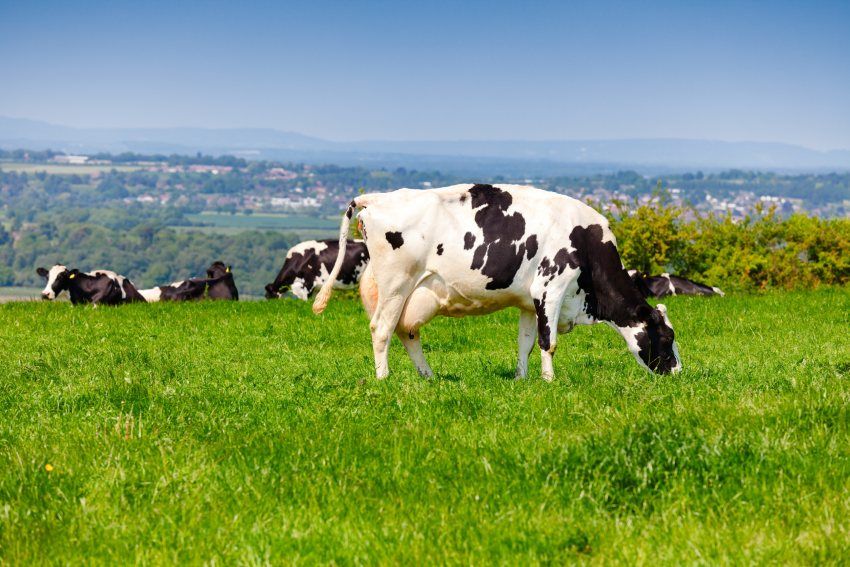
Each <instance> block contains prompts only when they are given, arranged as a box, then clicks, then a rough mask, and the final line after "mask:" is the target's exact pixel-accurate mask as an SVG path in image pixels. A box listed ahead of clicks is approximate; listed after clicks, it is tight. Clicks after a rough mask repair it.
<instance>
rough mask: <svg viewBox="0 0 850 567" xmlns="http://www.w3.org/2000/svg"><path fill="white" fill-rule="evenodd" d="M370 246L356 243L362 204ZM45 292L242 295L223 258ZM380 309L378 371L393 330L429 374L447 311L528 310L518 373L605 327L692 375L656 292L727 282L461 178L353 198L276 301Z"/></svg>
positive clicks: (272, 294) (564, 212)
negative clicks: (631, 255) (138, 282)
mask: <svg viewBox="0 0 850 567" xmlns="http://www.w3.org/2000/svg"><path fill="white" fill-rule="evenodd" d="M358 210H359V212H358V214H357V221H358V226H359V229H360V232H361V234H362V235H363V240H352V239H350V238H348V234H349V228H350V223H351V220H352V218H353V217H354V213H355V211H358ZM37 272H38V274H39V275H40V276H42V277H44V278H46V280H47V284H46V286H45V288H44V291H43V292H42V297H43V298H44V299H55V298H56V297H57V296H58V295H59V294H61V293H62V292H64V291H67V292H68V294H69V296H70V299H71V302H72V303H74V304H79V303H92V304H95V305H97V304H104V305H116V304H120V303H128V302H157V301H188V300H198V299H202V298H209V299H224V300H238V298H239V293H238V290H237V289H236V285H235V282H234V277H233V272H232V270H231V268H230V266H227V265H225V264H224V263H222V262H214V263H213V264H212V265H211V266H210V267H209V268H208V269H207V273H206V277H199V278H191V279H187V280H182V281H178V282H174V283H171V284H168V285H162V286H157V287H154V288H151V289H141V290H140V289H137V288H136V287H135V286H134V285H133V283H132V282H131V281H130V280H129V279H128V278H126V277H124V276H121V275H119V274H116V273H115V272H112V271H109V270H95V271H92V272H81V271H79V270H77V269H68V268H67V267H66V266H63V265H56V266H53V267H52V268H50V269H49V270H48V269H45V268H38V270H37ZM358 284H359V289H360V296H361V299H362V301H363V305H364V307H365V309H366V312H367V314H368V315H369V317H370V329H371V332H372V344H373V350H374V356H375V370H376V374H377V376H378V377H379V378H383V377H385V376H386V375H387V374H388V373H389V368H388V364H387V355H388V348H389V343H390V338H391V336H392V335H393V333H395V334H396V335H397V336H398V337H399V339H400V340H401V342H402V344H403V345H404V347H405V349H406V350H407V353H408V355H409V356H410V358H411V360H412V361H413V363H414V365H415V366H416V368H417V370H418V371H419V373H420V374H422V375H423V376H430V375H431V374H432V371H431V368H430V367H429V366H428V363H427V362H426V361H425V357H424V354H423V351H422V346H421V344H420V342H419V331H420V329H421V328H422V327H423V326H424V325H425V324H426V323H428V321H430V320H431V319H432V318H434V317H435V316H437V315H444V316H450V317H462V316H466V315H480V314H486V313H491V312H493V311H497V310H500V309H504V308H506V307H518V308H519V310H520V317H519V336H518V348H519V356H518V362H517V368H516V375H517V377H524V376H525V375H526V373H527V370H528V355H529V353H530V351H531V349H532V347H533V345H534V343H535V340H536V342H537V344H538V345H539V346H540V350H541V356H542V374H543V378H544V379H547V380H551V379H552V378H553V375H554V374H553V366H552V356H553V355H554V353H555V347H556V344H557V336H558V334H559V333H561V334H563V333H567V332H569V331H570V330H572V328H573V327H574V326H575V325H584V324H593V323H605V324H607V325H609V326H611V327H613V328H614V329H615V330H617V332H618V333H619V334H620V335H621V336H622V337H623V338H624V340H625V341H626V344H627V345H628V348H629V350H630V351H631V352H632V354H633V355H634V356H635V358H636V359H637V361H638V362H639V363H640V364H641V365H642V366H644V367H646V368H648V369H649V370H651V371H653V372H658V373H666V372H676V371H678V370H680V369H681V367H682V364H681V360H680V358H679V352H678V347H677V344H676V341H675V338H674V332H673V327H672V324H671V323H670V319H669V317H668V316H667V310H666V308H665V307H664V305H661V304H659V305H657V306H656V307H654V308H653V307H652V306H651V305H650V304H649V303H647V302H646V298H647V297H664V296H667V295H723V292H722V291H721V290H720V289H718V288H716V287H710V286H706V285H702V284H699V283H696V282H693V281H690V280H687V279H685V278H681V277H678V276H673V275H670V274H667V273H664V274H661V275H660V276H649V275H646V274H643V273H640V272H638V271H635V270H628V271H627V270H626V269H625V268H624V267H623V265H622V262H621V261H620V256H619V253H618V252H617V248H616V240H615V238H614V235H613V234H612V233H611V230H610V228H609V226H608V222H607V220H606V219H605V217H603V216H602V215H600V214H599V213H598V212H596V211H595V210H593V209H592V208H590V207H588V206H587V205H585V204H584V203H581V202H580V201H577V200H575V199H572V198H570V197H566V196H563V195H558V194H554V193H550V192H547V191H543V190H540V189H536V188H534V187H526V186H517V185H501V186H499V187H494V186H492V185H481V184H479V185H470V184H464V185H453V186H450V187H443V188H438V189H429V190H412V189H399V190H397V191H392V192H388V193H371V194H366V195H361V196H359V197H357V198H355V199H354V200H353V201H351V203H350V204H349V206H348V208H347V210H346V212H345V214H344V216H343V218H342V223H341V227H340V237H339V240H338V241H336V240H324V241H316V240H310V241H307V242H302V243H300V244H297V245H296V246H294V247H292V248H291V249H290V250H289V251H288V252H287V255H286V259H285V261H284V263H283V266H282V267H281V269H280V272H279V273H278V275H277V277H276V278H275V280H274V281H273V282H272V283H270V284H268V285H267V286H266V287H265V291H266V294H265V295H266V297H267V298H269V299H275V298H279V297H284V296H285V295H286V294H287V293H291V294H292V295H294V296H295V297H297V298H299V299H302V300H305V301H306V300H308V299H309V298H310V296H311V295H312V294H313V292H314V291H315V290H316V289H319V288H320V291H319V293H318V295H317V296H316V299H315V302H314V304H313V311H314V312H316V313H321V312H322V311H323V310H324V308H325V306H326V305H327V303H328V301H329V299H330V297H331V294H332V291H333V290H334V289H353V288H356V287H358Z"/></svg>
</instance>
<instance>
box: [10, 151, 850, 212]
mask: <svg viewBox="0 0 850 567" xmlns="http://www.w3.org/2000/svg"><path fill="white" fill-rule="evenodd" d="M48 161H49V162H50V163H55V164H62V165H77V166H88V167H83V168H81V169H86V170H87V169H89V168H91V169H92V172H91V174H90V175H91V177H92V179H93V180H97V179H98V178H99V177H100V176H102V175H103V174H104V172H105V171H108V170H107V169H105V168H106V167H108V166H110V165H117V163H116V162H114V161H113V160H110V159H106V158H105V157H104V156H102V155H98V156H87V155H67V154H57V155H53V156H52V157H50V159H49V160H48ZM208 161H213V162H215V163H174V161H173V160H167V159H138V160H136V161H132V162H127V161H125V160H121V161H120V163H121V165H123V166H127V165H132V166H133V167H134V168H136V170H138V171H144V172H150V173H155V174H159V181H158V182H157V183H156V184H155V185H154V186H152V187H150V188H149V189H150V190H148V191H145V192H143V193H141V194H134V195H133V196H132V197H130V196H128V197H126V199H127V200H128V201H133V200H135V201H137V202H139V203H145V204H157V203H158V204H160V205H178V206H180V205H187V204H189V203H190V202H191V201H192V200H195V201H197V199H199V198H200V199H201V200H202V201H203V203H204V207H205V208H209V209H214V210H215V209H222V208H224V209H230V210H237V211H241V212H303V213H309V212H329V211H334V210H338V209H341V208H342V207H343V206H344V205H345V204H346V203H347V202H348V201H349V200H350V199H351V197H352V195H354V194H356V193H357V192H358V191H360V190H363V189H367V190H376V188H375V187H374V184H373V183H370V182H371V181H374V180H375V179H378V178H380V177H382V176H384V177H385V178H386V179H387V180H397V181H398V182H408V183H409V182H410V181H413V182H414V183H409V185H406V186H411V187H419V188H428V187H432V186H438V185H441V184H449V183H455V182H466V181H470V180H468V179H465V178H462V177H459V176H451V175H442V174H437V173H434V174H429V173H426V172H415V171H412V172H409V171H407V170H404V169H403V168H400V169H398V170H393V171H386V172H385V171H383V170H381V171H377V172H375V171H370V170H366V169H361V168H339V167H335V166H328V167H324V168H323V167H321V166H311V165H307V164H279V163H272V162H245V161H244V160H236V162H237V163H234V164H232V165H227V164H224V163H221V160H220V159H218V158H210V160H208ZM93 166H102V167H101V168H100V169H96V168H94V167H93ZM0 168H2V163H0ZM187 176H189V177H187ZM189 178H198V179H200V180H204V179H211V178H220V179H222V180H227V183H224V182H222V183H218V186H219V189H220V190H216V187H215V185H216V184H215V183H209V184H206V185H204V187H203V188H202V190H201V192H200V194H197V192H196V191H191V190H190V189H189V188H188V187H187V184H186V180H187V179H189ZM659 180H660V181H661V194H659V193H658V192H657V189H658V182H659ZM475 181H493V180H478V179H476V180H475ZM497 181H502V182H514V183H527V184H533V185H537V186H541V187H544V188H547V189H550V190H553V191H557V192H560V193H564V194H568V195H571V196H574V197H576V198H578V199H582V200H585V201H589V202H592V203H594V204H596V205H598V206H600V207H602V208H612V207H616V206H618V204H623V203H625V204H634V203H638V204H645V203H649V202H650V201H652V200H657V199H660V198H663V199H665V200H666V201H667V202H669V203H671V204H674V205H679V206H686V207H689V208H691V209H693V210H694V211H695V212H696V213H701V214H705V213H715V214H721V215H730V216H731V217H732V218H744V217H745V216H746V215H748V214H751V213H752V212H753V211H754V210H756V209H757V208H761V209H766V208H775V210H776V211H777V212H778V213H779V214H782V215H789V214H792V213H794V212H807V213H809V214H815V215H819V216H826V217H835V216H839V217H840V216H847V215H848V214H850V188H848V175H847V174H842V175H839V174H829V175H814V174H810V175H797V176H782V175H779V174H761V173H752V172H743V171H741V172H735V171H731V172H721V173H716V174H707V175H703V174H701V173H698V174H696V175H692V174H686V175H667V176H639V175H638V174H637V173H635V172H618V173H616V174H610V175H596V176H592V177H575V178H555V179H545V178H544V179H519V180H507V179H499V180H497ZM200 182H201V183H203V181H200ZM828 183H832V184H833V185H837V189H838V191H837V192H838V197H839V198H828V197H827V198H812V197H813V196H815V197H816V196H817V192H818V190H822V189H823V187H824V185H825V184H828ZM394 187H396V186H393V185H392V182H389V181H388V182H387V183H385V184H384V186H383V187H379V189H380V190H389V189H392V188H394ZM771 187H775V188H776V189H777V191H776V193H772V192H771V191H770V189H771ZM789 187H790V189H789ZM833 189H835V188H834V187H833ZM842 189H843V190H844V193H845V194H844V195H843V197H844V198H840V197H842V195H841V192H842ZM795 191H796V192H797V194H793V193H794V192H795ZM835 192H836V191H833V193H835ZM789 193H791V194H789Z"/></svg>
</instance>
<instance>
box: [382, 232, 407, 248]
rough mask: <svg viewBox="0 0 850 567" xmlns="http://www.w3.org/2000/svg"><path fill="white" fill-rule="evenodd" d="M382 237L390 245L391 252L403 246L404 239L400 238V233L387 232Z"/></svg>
mask: <svg viewBox="0 0 850 567" xmlns="http://www.w3.org/2000/svg"><path fill="white" fill-rule="evenodd" d="M384 236H386V238H387V242H389V243H390V246H392V247H393V250H397V249H399V248H401V247H402V245H404V238H403V237H402V236H401V233H400V232H388V233H386V234H385V235H384Z"/></svg>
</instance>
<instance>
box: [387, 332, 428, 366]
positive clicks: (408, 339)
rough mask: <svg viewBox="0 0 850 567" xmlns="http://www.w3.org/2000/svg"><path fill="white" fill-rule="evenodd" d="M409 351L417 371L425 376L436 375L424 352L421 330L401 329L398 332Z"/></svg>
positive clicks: (408, 353)
mask: <svg viewBox="0 0 850 567" xmlns="http://www.w3.org/2000/svg"><path fill="white" fill-rule="evenodd" d="M396 334H397V335H398V338H399V339H400V340H401V344H403V345H404V349H405V350H406V351H407V355H408V356H409V357H410V360H412V361H413V365H414V366H416V371H417V372H419V375H420V376H422V377H423V378H430V377H431V376H433V375H434V371H433V370H431V367H430V366H428V361H427V360H425V353H424V352H422V342H421V341H420V340H419V331H415V332H407V331H403V330H401V331H399V332H397V333H396Z"/></svg>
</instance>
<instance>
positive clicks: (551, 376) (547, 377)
mask: <svg viewBox="0 0 850 567" xmlns="http://www.w3.org/2000/svg"><path fill="white" fill-rule="evenodd" d="M543 379H544V380H545V381H546V382H551V381H552V380H554V379H555V375H554V374H544V375H543Z"/></svg>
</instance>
